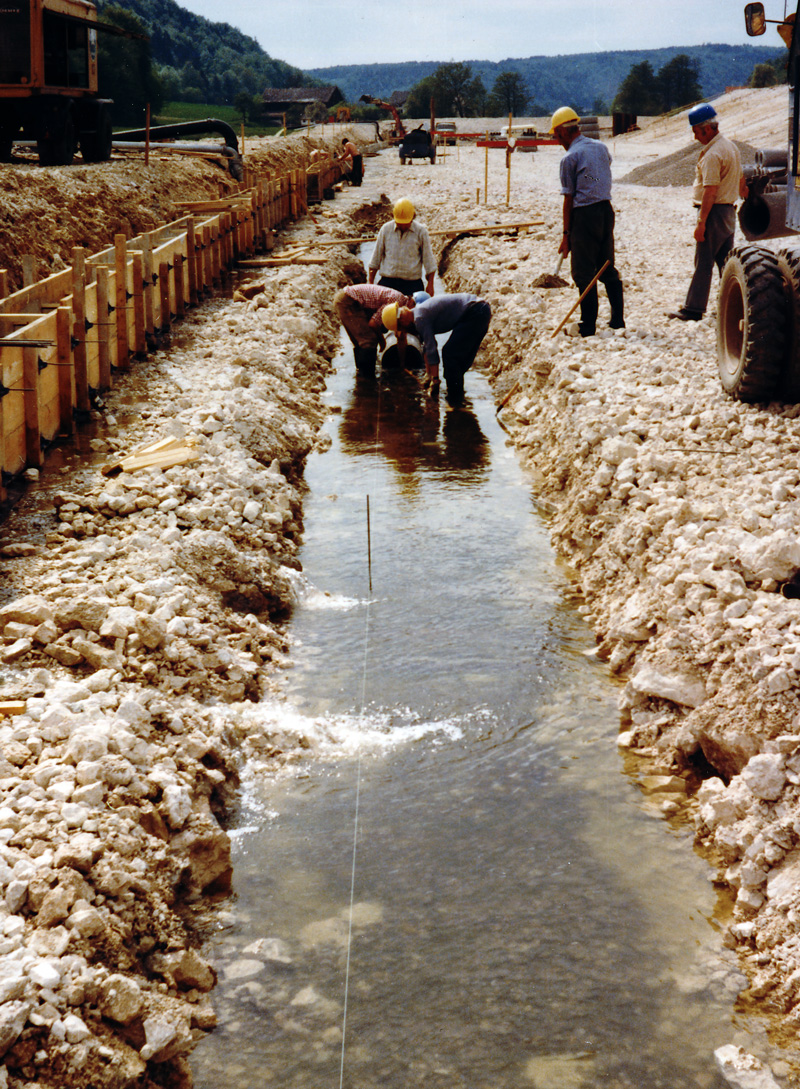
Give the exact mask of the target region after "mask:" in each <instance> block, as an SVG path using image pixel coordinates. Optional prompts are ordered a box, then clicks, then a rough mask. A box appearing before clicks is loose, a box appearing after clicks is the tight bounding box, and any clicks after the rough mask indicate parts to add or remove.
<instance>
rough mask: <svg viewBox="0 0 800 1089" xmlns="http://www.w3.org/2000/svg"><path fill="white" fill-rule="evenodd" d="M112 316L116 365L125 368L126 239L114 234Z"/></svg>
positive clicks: (126, 358) (126, 357)
mask: <svg viewBox="0 0 800 1089" xmlns="http://www.w3.org/2000/svg"><path fill="white" fill-rule="evenodd" d="M114 307H115V309H114V318H115V320H116V323H117V366H118V367H119V369H120V370H127V369H128V367H129V366H130V359H129V357H128V240H127V239H126V238H125V235H124V234H115V235H114Z"/></svg>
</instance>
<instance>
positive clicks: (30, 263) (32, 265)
mask: <svg viewBox="0 0 800 1089" xmlns="http://www.w3.org/2000/svg"><path fill="white" fill-rule="evenodd" d="M21 260H22V286H23V287H30V286H31V284H35V283H36V280H37V279H38V277H37V275H36V258H35V257H32V256H31V255H30V254H28V253H24V254H23V255H22V258H21Z"/></svg>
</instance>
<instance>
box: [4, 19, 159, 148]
mask: <svg viewBox="0 0 800 1089" xmlns="http://www.w3.org/2000/svg"><path fill="white" fill-rule="evenodd" d="M98 30H102V31H105V32H108V33H110V34H116V35H118V36H121V37H126V38H141V37H142V35H137V34H132V33H130V32H128V31H124V30H120V29H118V28H117V27H113V26H110V25H108V24H106V23H98V21H97V9H96V8H95V6H94V4H91V3H88V2H87V0H3V2H2V4H0V161H7V160H8V159H9V158H10V155H11V145H12V143H13V142H14V140H15V139H17V138H21V139H27V140H33V141H35V142H36V144H37V148H38V152H39V162H40V163H41V164H42V165H43V166H58V165H63V164H66V163H71V162H72V158H73V155H74V154H75V150H76V147H77V146H78V145H80V149H81V155H82V156H83V159H84V161H85V162H91V163H95V162H103V161H105V160H106V159H108V158H109V156H110V154H111V131H112V130H111V112H110V107H111V105H112V103H111V101H110V99H101V98H98V96H97V32H98Z"/></svg>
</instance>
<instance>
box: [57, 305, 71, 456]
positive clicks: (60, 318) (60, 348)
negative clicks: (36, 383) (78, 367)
mask: <svg viewBox="0 0 800 1089" xmlns="http://www.w3.org/2000/svg"><path fill="white" fill-rule="evenodd" d="M71 325H72V310H71V309H70V308H69V307H68V306H59V308H58V310H56V353H57V361H58V413H59V431H60V432H61V434H62V435H71V434H72V432H73V430H74V428H75V421H74V417H73V415H72V404H73V394H72V390H73V370H74V363H73V359H72V332H71V329H70V326H71Z"/></svg>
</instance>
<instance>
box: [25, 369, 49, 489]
mask: <svg viewBox="0 0 800 1089" xmlns="http://www.w3.org/2000/svg"><path fill="white" fill-rule="evenodd" d="M22 384H23V387H24V389H25V392H24V393H23V395H22V396H23V398H24V400H25V463H26V465H29V466H32V467H33V468H35V469H38V468H39V466H40V465H41V464H42V463H43V462H44V454H43V453H42V434H41V431H40V430H39V351H38V349H37V348H23V349H22Z"/></svg>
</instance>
